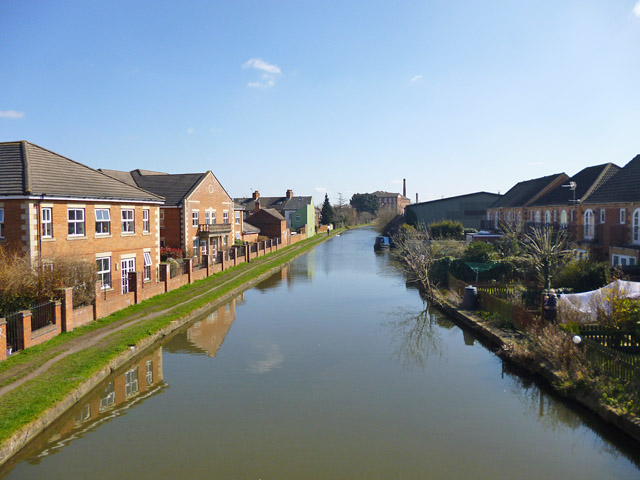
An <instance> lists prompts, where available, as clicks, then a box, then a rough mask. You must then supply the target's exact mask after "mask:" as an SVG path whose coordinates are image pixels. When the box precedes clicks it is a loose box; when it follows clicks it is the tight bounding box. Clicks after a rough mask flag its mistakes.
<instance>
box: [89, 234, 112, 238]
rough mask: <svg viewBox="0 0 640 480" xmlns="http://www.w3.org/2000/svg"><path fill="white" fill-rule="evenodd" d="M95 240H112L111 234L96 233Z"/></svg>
mask: <svg viewBox="0 0 640 480" xmlns="http://www.w3.org/2000/svg"><path fill="white" fill-rule="evenodd" d="M93 238H111V234H110V233H96V234H95V235H94V237H93Z"/></svg>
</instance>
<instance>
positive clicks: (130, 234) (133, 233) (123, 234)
mask: <svg viewBox="0 0 640 480" xmlns="http://www.w3.org/2000/svg"><path fill="white" fill-rule="evenodd" d="M120 236H121V237H135V236H136V232H125V233H121V234H120Z"/></svg>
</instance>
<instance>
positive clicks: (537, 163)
mask: <svg viewBox="0 0 640 480" xmlns="http://www.w3.org/2000/svg"><path fill="white" fill-rule="evenodd" d="M527 165H529V166H530V167H539V166H540V165H544V162H529V163H527Z"/></svg>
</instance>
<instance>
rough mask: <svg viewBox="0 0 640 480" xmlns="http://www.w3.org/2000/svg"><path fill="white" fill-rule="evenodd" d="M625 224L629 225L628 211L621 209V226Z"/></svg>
mask: <svg viewBox="0 0 640 480" xmlns="http://www.w3.org/2000/svg"><path fill="white" fill-rule="evenodd" d="M625 223H627V209H626V208H621V209H620V225H624V224H625Z"/></svg>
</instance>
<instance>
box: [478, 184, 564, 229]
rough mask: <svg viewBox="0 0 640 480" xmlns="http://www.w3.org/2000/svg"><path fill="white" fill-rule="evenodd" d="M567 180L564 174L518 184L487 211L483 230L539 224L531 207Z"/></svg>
mask: <svg viewBox="0 0 640 480" xmlns="http://www.w3.org/2000/svg"><path fill="white" fill-rule="evenodd" d="M568 179H569V176H568V175H567V174H565V173H556V174H553V175H548V176H546V177H540V178H534V179H532V180H526V181H524V182H518V183H516V184H515V185H514V186H513V187H511V188H510V189H509V191H508V192H507V193H505V194H504V195H502V197H500V198H499V199H497V200H496V201H495V203H493V204H492V205H491V206H490V207H489V208H488V209H487V218H486V220H485V221H483V222H482V223H481V228H482V229H484V230H498V229H499V228H500V224H501V223H504V224H505V225H509V226H511V227H512V228H520V227H521V226H522V225H524V224H525V223H527V222H529V223H534V224H541V223H542V217H540V214H539V213H538V216H536V211H539V209H535V208H531V205H532V204H533V203H534V202H535V201H536V200H538V199H539V198H541V197H543V196H544V195H546V194H547V193H549V192H550V191H552V190H553V189H555V188H556V187H558V186H560V185H562V184H563V183H565V182H566V181H567V180H568Z"/></svg>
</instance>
